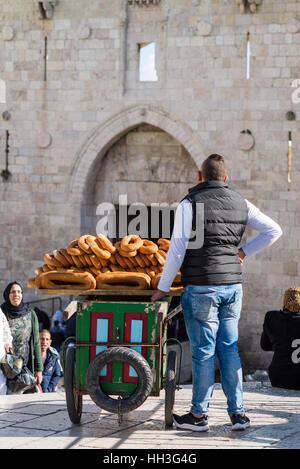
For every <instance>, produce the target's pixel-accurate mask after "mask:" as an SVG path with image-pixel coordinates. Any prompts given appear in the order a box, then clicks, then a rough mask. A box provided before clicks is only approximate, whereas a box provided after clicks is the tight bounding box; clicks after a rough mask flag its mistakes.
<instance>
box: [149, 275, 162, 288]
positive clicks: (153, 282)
mask: <svg viewBox="0 0 300 469" xmlns="http://www.w3.org/2000/svg"><path fill="white" fill-rule="evenodd" d="M160 277H161V273H159V274H156V275H155V277H153V278H152V279H151V288H152V289H153V290H156V289H157V285H158V283H159V281H160Z"/></svg>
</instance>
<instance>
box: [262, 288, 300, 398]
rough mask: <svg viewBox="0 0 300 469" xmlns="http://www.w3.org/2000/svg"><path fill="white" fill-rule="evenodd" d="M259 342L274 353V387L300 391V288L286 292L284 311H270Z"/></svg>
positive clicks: (271, 376) (270, 375)
mask: <svg viewBox="0 0 300 469" xmlns="http://www.w3.org/2000/svg"><path fill="white" fill-rule="evenodd" d="M260 345H261V348H262V349H263V350H265V351H271V350H272V351H273V352H274V355H273V358H272V361H271V364H270V366H269V369H268V372H269V378H270V381H271V384H272V386H275V387H277V388H286V389H296V390H300V287H292V288H289V289H288V290H287V291H286V292H285V294H284V301H283V309H282V310H280V311H268V312H267V314H266V316H265V320H264V325H263V332H262V336H261V341H260Z"/></svg>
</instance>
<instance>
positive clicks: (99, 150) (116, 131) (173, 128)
mask: <svg viewBox="0 0 300 469" xmlns="http://www.w3.org/2000/svg"><path fill="white" fill-rule="evenodd" d="M140 124H150V125H152V126H155V127H158V128H160V129H161V130H163V131H165V132H167V133H168V134H170V135H171V136H172V137H174V138H175V139H176V140H178V141H179V142H180V143H181V144H182V145H183V146H184V147H185V149H186V150H187V152H188V153H189V154H190V156H191V158H192V159H193V160H194V162H195V164H196V165H197V167H199V166H200V165H201V162H202V161H203V160H204V159H205V158H206V157H207V150H206V146H205V144H204V142H203V141H202V140H201V139H200V137H199V136H198V134H197V133H196V132H195V131H194V130H193V129H191V127H189V126H188V125H187V124H186V123H185V122H183V121H180V120H179V119H178V118H177V117H174V116H171V115H170V114H169V113H168V112H166V111H164V110H162V109H160V108H157V107H152V106H149V105H139V106H134V107H132V108H129V109H126V110H124V111H122V112H120V113H119V114H118V115H116V116H114V117H112V118H111V119H109V120H108V121H107V122H106V123H104V124H101V125H99V126H98V127H97V128H96V129H95V130H94V132H93V133H92V134H91V135H90V137H89V138H88V139H87V140H86V141H85V142H84V144H83V145H82V147H81V148H80V150H79V152H78V155H77V159H76V162H75V165H74V167H73V170H72V173H71V178H70V184H69V188H68V194H69V201H70V202H71V203H73V202H74V203H77V204H78V203H80V202H82V200H83V199H84V197H85V189H86V183H87V181H88V180H89V177H90V176H91V174H92V173H93V172H94V170H95V165H99V163H100V161H101V160H102V158H103V156H104V155H105V154H106V152H107V150H108V149H109V148H110V147H111V146H112V145H113V144H114V143H115V142H116V141H117V140H119V139H120V138H121V137H122V136H123V135H125V134H126V133H127V132H128V131H129V130H130V129H133V128H135V127H137V126H138V125H140Z"/></svg>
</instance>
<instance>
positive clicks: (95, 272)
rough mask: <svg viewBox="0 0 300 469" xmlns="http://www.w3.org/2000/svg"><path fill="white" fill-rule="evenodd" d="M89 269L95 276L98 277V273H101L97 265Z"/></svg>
mask: <svg viewBox="0 0 300 469" xmlns="http://www.w3.org/2000/svg"><path fill="white" fill-rule="evenodd" d="M89 270H90V271H91V273H92V274H93V275H94V276H95V277H98V275H99V274H100V273H101V271H100V270H99V269H96V267H94V266H91V267H90V268H89Z"/></svg>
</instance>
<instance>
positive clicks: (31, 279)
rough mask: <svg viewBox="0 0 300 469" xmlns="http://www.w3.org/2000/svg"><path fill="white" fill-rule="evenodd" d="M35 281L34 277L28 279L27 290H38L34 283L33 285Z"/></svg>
mask: <svg viewBox="0 0 300 469" xmlns="http://www.w3.org/2000/svg"><path fill="white" fill-rule="evenodd" d="M35 279H36V277H34V278H29V279H28V280H27V287H28V288H38V287H37V285H36V283H35Z"/></svg>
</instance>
